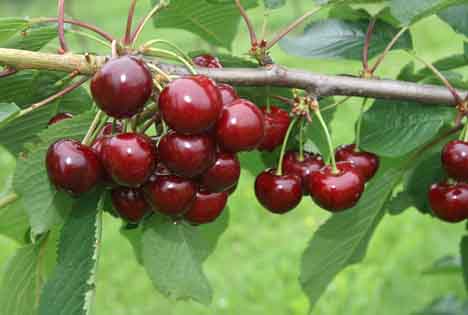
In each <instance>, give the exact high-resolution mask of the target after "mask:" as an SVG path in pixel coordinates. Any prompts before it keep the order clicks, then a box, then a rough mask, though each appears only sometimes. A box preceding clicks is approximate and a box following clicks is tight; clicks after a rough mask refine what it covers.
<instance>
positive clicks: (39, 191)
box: [14, 112, 94, 234]
mask: <svg viewBox="0 0 468 315" xmlns="http://www.w3.org/2000/svg"><path fill="white" fill-rule="evenodd" d="M93 117H94V114H93V113H91V112H88V113H85V114H82V115H80V116H76V117H75V118H73V119H68V120H66V121H64V122H63V123H60V124H56V125H52V126H50V127H49V128H47V129H46V130H44V131H43V132H41V133H40V134H39V138H40V140H41V141H40V142H39V143H38V144H37V145H35V146H34V147H33V148H32V149H31V150H30V151H29V152H28V153H27V157H20V158H19V159H18V164H17V170H16V175H15V178H14V187H15V190H16V192H17V193H18V194H19V195H20V196H21V197H22V200H23V204H24V208H25V209H26V211H27V213H28V216H29V220H30V224H31V229H32V233H33V234H42V233H44V232H46V231H48V230H49V229H50V228H51V227H52V226H53V225H54V224H57V223H59V222H61V221H62V219H63V216H64V215H65V214H66V213H67V211H68V210H69V209H70V206H71V204H72V199H71V197H69V196H68V195H67V194H65V193H62V192H58V191H57V189H55V187H53V185H52V184H51V183H50V182H49V178H48V175H47V171H46V169H45V167H44V158H45V155H46V152H47V149H48V148H49V146H50V144H51V143H53V142H55V141H56V140H59V139H62V138H70V139H77V140H79V139H81V138H82V137H83V136H84V134H85V133H86V130H87V129H88V127H89V124H90V123H91V121H92V119H93Z"/></svg>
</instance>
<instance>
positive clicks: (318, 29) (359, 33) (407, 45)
mask: <svg viewBox="0 0 468 315" xmlns="http://www.w3.org/2000/svg"><path fill="white" fill-rule="evenodd" d="M368 24H369V22H368V21H367V20H366V21H362V20H360V21H343V20H338V19H328V20H322V21H318V22H313V23H312V24H309V25H308V26H307V27H306V29H305V31H304V34H303V35H301V36H296V37H293V36H288V37H286V38H284V39H283V40H282V41H280V46H281V48H282V49H283V50H284V51H285V52H286V53H289V54H291V55H295V56H301V57H314V58H345V59H354V60H361V59H362V50H363V47H364V39H365V36H366V31H367V27H368ZM398 31H399V29H397V28H395V27H393V26H392V25H390V24H388V23H386V22H383V21H381V20H378V21H377V23H376V25H375V30H374V35H373V36H372V40H371V44H370V48H369V57H370V58H372V57H375V56H377V55H378V54H380V53H381V52H383V51H384V50H385V48H386V47H387V45H388V43H389V42H390V41H391V40H392V38H393V37H394V36H395V35H396V33H398ZM412 47H413V43H412V38H411V35H410V33H409V32H406V33H405V34H404V35H403V36H402V37H401V38H400V39H399V40H398V42H397V44H396V45H395V46H394V47H393V49H394V50H395V49H411V48H412Z"/></svg>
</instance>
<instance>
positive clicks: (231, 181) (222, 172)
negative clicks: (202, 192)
mask: <svg viewBox="0 0 468 315" xmlns="http://www.w3.org/2000/svg"><path fill="white" fill-rule="evenodd" d="M240 172H241V167H240V163H239V160H238V159H237V156H236V155H235V154H233V153H223V152H219V153H218V154H217V156H216V161H215V163H214V164H213V166H212V167H210V168H209V169H208V170H207V171H206V172H204V173H203V174H202V176H201V178H200V184H201V185H202V187H203V188H204V189H206V190H207V191H210V192H222V191H229V190H230V189H231V188H232V187H234V186H235V185H236V184H237V182H238V181H239V177H240Z"/></svg>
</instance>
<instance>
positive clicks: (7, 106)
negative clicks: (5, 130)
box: [0, 103, 21, 128]
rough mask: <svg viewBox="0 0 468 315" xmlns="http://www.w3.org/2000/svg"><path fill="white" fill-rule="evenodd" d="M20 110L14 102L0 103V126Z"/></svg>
mask: <svg viewBox="0 0 468 315" xmlns="http://www.w3.org/2000/svg"><path fill="white" fill-rule="evenodd" d="M20 110H21V109H20V108H19V107H18V106H16V104H14V103H0V128H2V127H3V126H4V125H5V124H7V123H8V122H9V121H11V120H12V119H14V118H15V117H16V116H17V115H18V114H19V112H20Z"/></svg>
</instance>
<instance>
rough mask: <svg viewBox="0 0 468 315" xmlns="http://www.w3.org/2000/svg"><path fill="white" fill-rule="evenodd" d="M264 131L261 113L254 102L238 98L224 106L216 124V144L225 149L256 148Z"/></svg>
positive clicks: (245, 149)
mask: <svg viewBox="0 0 468 315" xmlns="http://www.w3.org/2000/svg"><path fill="white" fill-rule="evenodd" d="M264 132H265V124H264V119H263V114H262V112H261V111H260V109H258V107H257V106H255V104H253V103H251V102H249V101H247V100H244V99H238V100H235V101H234V102H232V103H231V104H230V105H228V106H226V107H224V109H223V111H222V113H221V118H220V119H219V121H218V124H217V126H216V138H217V141H218V144H219V145H220V146H221V148H223V149H224V150H226V151H229V152H234V153H235V152H240V151H250V150H254V149H256V148H257V147H258V146H259V144H260V143H261V141H262V139H263V136H264Z"/></svg>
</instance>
